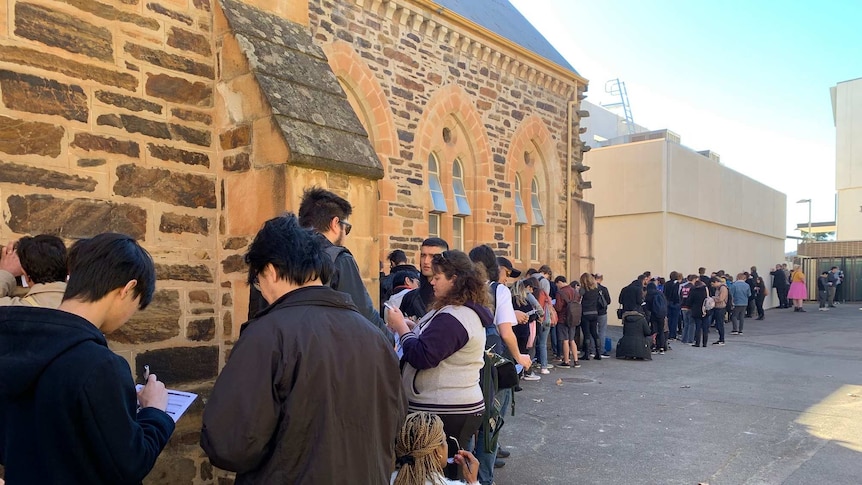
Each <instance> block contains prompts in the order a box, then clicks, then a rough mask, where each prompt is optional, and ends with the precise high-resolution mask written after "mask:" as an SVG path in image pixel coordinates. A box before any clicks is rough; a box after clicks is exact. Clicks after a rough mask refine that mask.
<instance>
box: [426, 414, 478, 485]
mask: <svg viewBox="0 0 862 485" xmlns="http://www.w3.org/2000/svg"><path fill="white" fill-rule="evenodd" d="M437 416H440V420H441V421H443V433H444V434H445V435H446V443H448V445H449V456H448V458H451V457H453V456H455V453H458V445H456V444H455V442H454V441H452V440H451V439H449V437H450V436H454V437H456V438H458V444H460V445H461V447H462V448H464V449H467V448H469V447H470V438H472V437H473V435H474V434H476V432H477V431H479V426H481V425H482V415H481V414H478V415H477V414H438V415H437ZM460 471H461V469H460V467H459V466H458V465H457V464H454V463H453V464H450V465H447V466H446V469H445V470H444V472H445V475H446V477H447V478H450V479H452V480H457V479H459V475H460Z"/></svg>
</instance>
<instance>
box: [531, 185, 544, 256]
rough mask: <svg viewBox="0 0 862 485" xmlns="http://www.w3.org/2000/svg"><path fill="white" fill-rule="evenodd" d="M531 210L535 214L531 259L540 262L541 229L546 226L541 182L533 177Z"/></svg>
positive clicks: (532, 227) (532, 229)
mask: <svg viewBox="0 0 862 485" xmlns="http://www.w3.org/2000/svg"><path fill="white" fill-rule="evenodd" d="M530 208H531V209H532V212H533V221H532V226H531V227H530V259H531V260H532V261H538V260H539V228H540V227H541V226H544V225H545V218H544V217H543V216H542V206H541V205H540V204H539V180H538V179H537V178H535V177H533V183H532V184H531V186H530Z"/></svg>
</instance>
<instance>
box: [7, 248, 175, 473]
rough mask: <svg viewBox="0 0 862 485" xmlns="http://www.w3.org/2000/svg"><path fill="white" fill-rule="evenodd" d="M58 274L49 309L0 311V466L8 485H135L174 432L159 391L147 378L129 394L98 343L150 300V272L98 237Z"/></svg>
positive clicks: (121, 371)
mask: <svg viewBox="0 0 862 485" xmlns="http://www.w3.org/2000/svg"><path fill="white" fill-rule="evenodd" d="M68 269H69V274H70V277H69V282H68V284H67V285H66V292H65V294H64V296H63V302H62V303H61V304H60V307H59V309H53V308H41V307H30V306H5V307H2V308H0V342H2V344H0V369H2V372H0V464H3V465H4V466H5V467H6V470H5V477H6V480H8V481H9V483H10V485H15V484H63V485H66V484H70V485H77V484H81V485H100V484H105V485H116V484H129V483H141V481H143V479H144V477H146V476H147V475H148V474H149V473H150V471H151V470H152V468H153V465H155V463H156V459H157V458H158V457H159V454H160V453H161V452H162V450H163V449H164V447H165V445H166V444H167V443H168V439H169V438H170V437H171V434H172V433H173V432H174V420H173V419H172V418H171V416H169V415H168V414H167V413H166V412H165V409H167V405H168V392H167V390H166V389H165V385H164V384H163V383H162V382H160V381H159V380H158V378H157V377H156V375H155V374H150V375H149V376H147V377H146V380H145V384H144V386H143V388H142V389H141V390H140V391H136V390H135V382H134V380H132V370H131V369H130V368H129V363H128V362H126V359H124V358H122V357H120V356H119V355H117V354H115V353H114V352H112V351H111V349H110V348H108V342H107V341H106V340H105V335H106V334H110V333H112V332H114V331H116V330H117V329H119V328H120V327H122V326H123V325H124V324H125V323H126V322H127V321H128V320H129V318H131V317H132V315H134V314H135V313H136V312H137V311H138V310H143V309H145V308H147V306H148V305H149V304H150V302H152V299H153V293H154V292H155V288H156V272H155V265H154V264H153V260H152V258H151V257H150V255H149V253H147V251H146V250H145V249H144V248H143V247H141V246H140V245H139V244H138V243H137V241H135V240H134V239H133V238H131V237H129V236H126V235H124V234H114V233H105V234H99V235H97V236H94V237H92V238H90V239H81V240H79V241H77V242H76V243H75V244H74V245H73V246H72V248H71V250H70V251H69V267H68ZM138 359H141V356H138ZM139 362H140V360H139Z"/></svg>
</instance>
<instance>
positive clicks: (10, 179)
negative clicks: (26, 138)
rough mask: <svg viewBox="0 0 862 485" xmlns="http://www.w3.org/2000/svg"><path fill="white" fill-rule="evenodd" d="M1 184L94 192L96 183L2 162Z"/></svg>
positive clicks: (41, 169)
mask: <svg viewBox="0 0 862 485" xmlns="http://www.w3.org/2000/svg"><path fill="white" fill-rule="evenodd" d="M0 182H6V183H12V184H23V185H31V186H34V187H44V188H46V189H58V190H81V191H84V192H93V191H94V190H96V181H95V180H93V179H92V178H90V177H79V176H77V175H68V174H65V173H61V172H54V171H52V170H45V169H44V168H37V167H31V166H29V165H21V164H18V163H9V162H3V161H0Z"/></svg>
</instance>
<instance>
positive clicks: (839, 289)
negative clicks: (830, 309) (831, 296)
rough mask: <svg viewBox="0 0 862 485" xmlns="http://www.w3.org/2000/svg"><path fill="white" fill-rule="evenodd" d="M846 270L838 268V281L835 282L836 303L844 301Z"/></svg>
mask: <svg viewBox="0 0 862 485" xmlns="http://www.w3.org/2000/svg"><path fill="white" fill-rule="evenodd" d="M843 285H844V270H842V269H839V270H838V281H837V282H836V283H835V304H836V305H838V304H841V303H844V286H843Z"/></svg>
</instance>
